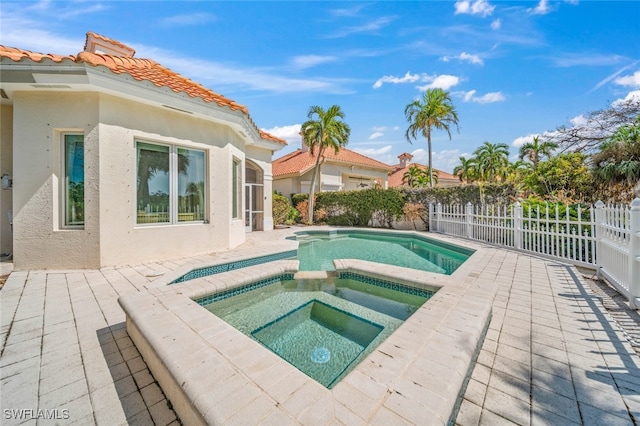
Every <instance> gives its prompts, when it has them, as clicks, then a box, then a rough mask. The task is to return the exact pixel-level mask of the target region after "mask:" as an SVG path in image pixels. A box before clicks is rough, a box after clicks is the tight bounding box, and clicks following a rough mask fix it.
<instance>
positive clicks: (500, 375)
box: [0, 228, 640, 425]
mask: <svg viewBox="0 0 640 426" xmlns="http://www.w3.org/2000/svg"><path fill="white" fill-rule="evenodd" d="M301 229H306V228H301ZM293 230H296V229H289V230H277V231H274V232H271V233H254V234H250V235H248V241H247V243H245V244H244V245H243V246H241V247H240V248H238V249H237V250H232V251H229V252H225V253H224V254H219V255H218V256H217V257H216V259H220V258H221V257H225V258H228V259H229V260H233V259H240V258H246V257H250V256H259V255H263V254H268V253H273V251H274V244H275V245H277V249H278V250H280V247H282V246H283V242H282V238H284V236H285V235H288V234H289V233H290V232H291V231H293ZM434 237H435V238H442V239H444V240H446V241H450V242H454V243H455V242H459V243H460V244H463V245H467V244H468V243H467V242H465V241H462V240H457V239H454V238H445V237H441V236H438V235H435V236H434ZM482 250H486V252H487V256H488V258H487V261H486V262H485V263H484V264H483V265H476V267H475V268H474V270H473V271H472V273H471V274H473V276H475V277H477V279H478V280H483V281H489V282H492V283H495V286H496V290H497V293H496V297H495V299H494V302H493V318H492V320H491V323H490V325H489V330H488V332H487V336H486V339H485V341H484V344H483V346H482V350H481V352H480V355H479V357H478V361H477V364H476V366H475V368H474V370H473V373H472V376H471V380H470V381H469V384H468V386H467V389H466V393H465V395H464V400H463V402H462V406H461V408H460V412H459V414H458V416H457V419H456V423H458V424H461V425H474V424H491V425H494V424H521V425H528V424H572V423H573V424H594V425H595V424H608V425H611V424H625V425H626V424H634V419H635V421H637V419H638V418H640V359H639V358H638V356H637V355H636V353H635V352H634V351H633V348H632V347H631V345H630V344H629V342H628V341H627V340H626V338H625V336H624V334H623V331H622V330H621V329H620V328H619V327H618V326H617V324H616V323H615V322H614V321H613V320H612V319H611V317H610V316H609V315H608V313H607V312H606V311H605V309H604V308H603V306H602V304H601V303H600V301H599V300H598V298H597V297H596V296H595V295H594V294H593V292H592V291H591V289H590V288H589V286H588V285H587V284H586V283H585V282H584V280H583V279H582V278H581V276H580V275H579V274H578V273H577V271H576V270H575V269H574V268H572V267H568V266H566V265H564V264H562V263H560V262H557V261H553V260H547V259H541V258H537V257H532V256H529V255H526V254H522V253H518V252H514V251H508V250H503V249H497V248H493V247H488V246H483V248H482ZM211 260H212V257H211V256H201V257H196V258H188V259H177V260H175V261H172V262H161V263H154V264H145V265H137V266H131V267H119V268H105V269H102V270H89V271H87V270H83V271H16V272H14V273H12V274H11V276H10V277H9V280H8V281H7V283H6V284H5V287H4V288H3V289H2V290H1V291H0V311H1V315H2V320H1V328H0V338H1V343H2V349H1V350H2V352H1V356H0V376H1V377H0V378H1V382H0V386H1V387H0V394H1V396H0V398H1V405H2V414H1V415H2V424H36V423H37V424H55V423H56V422H57V423H59V424H82V425H85V424H106V425H114V424H136V425H138V424H157V425H167V424H172V423H173V424H178V421H177V419H176V415H175V413H174V411H173V410H172V409H170V408H169V406H168V404H167V400H166V398H165V397H164V395H163V393H162V391H161V389H160V387H159V386H158V383H157V382H156V380H155V379H154V377H153V376H152V375H151V374H150V372H149V370H148V368H147V365H146V364H145V362H144V361H143V360H142V358H141V357H140V355H139V352H138V350H137V349H136V347H135V346H134V345H133V342H132V341H131V339H130V337H129V336H128V334H127V332H126V329H125V323H124V321H125V314H124V312H123V311H122V309H121V308H120V306H119V305H118V302H117V299H118V297H119V296H122V295H128V294H135V293H139V292H147V291H148V289H150V288H153V287H157V285H158V283H160V282H162V280H166V278H167V276H169V275H172V274H175V273H176V271H178V270H184V269H185V268H192V267H193V268H195V267H199V266H203V265H205V264H207V263H208V262H211ZM471 274H470V275H471ZM298 397H300V395H298ZM301 402H304V399H303V401H301ZM243 408H245V407H238V408H237V410H238V411H237V412H240V411H242V410H243ZM311 408H312V407H311V406H309V407H306V408H305V407H303V408H302V410H303V411H304V410H306V409H311ZM7 410H9V411H7ZM20 410H22V411H20ZM28 410H32V411H28ZM38 410H49V411H48V412H39V411H38ZM56 410H57V411H56ZM65 410H66V411H65ZM354 410H356V408H355V407H354ZM237 412H236V413H233V414H237ZM347 414H348V413H346V414H345V415H347ZM351 414H352V415H353V416H351V417H350V418H353V419H354V421H355V422H356V423H358V420H357V419H358V417H357V416H358V413H356V412H353V413H351ZM394 414H397V413H394ZM20 415H21V416H22V419H18V418H17V417H19V416H20ZM38 415H42V416H44V415H49V416H52V417H56V416H57V417H58V419H57V420H50V421H46V420H44V419H43V418H42V416H41V418H40V419H39V420H38V421H37V422H36V420H35V419H34V417H36V416H38ZM29 416H30V417H31V418H32V419H31V420H26V421H25V418H28V417H29ZM393 419H394V420H395V422H396V423H397V424H402V423H405V424H410V423H411V420H410V419H408V418H402V417H401V416H397V415H396V416H395V417H393ZM290 420H291V421H290V423H291V424H294V423H295V421H294V420H293V418H291V419H290ZM318 420H319V419H318ZM371 420H372V419H364V421H361V423H375V422H372V421H371ZM385 420H388V419H382V418H378V424H383V423H384V424H389V422H388V421H385ZM434 420H436V419H434ZM247 421H248V422H249V423H263V424H268V419H267V418H266V417H264V418H255V419H251V418H249V419H245V424H246V422H247ZM310 423H313V422H310ZM336 423H338V422H336ZM343 423H345V422H344V421H343ZM433 423H434V424H440V423H441V422H440V421H437V420H436V421H434V422H433ZM318 424H322V422H320V421H318Z"/></svg>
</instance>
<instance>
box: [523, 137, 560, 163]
mask: <svg viewBox="0 0 640 426" xmlns="http://www.w3.org/2000/svg"><path fill="white" fill-rule="evenodd" d="M557 148H558V144H557V143H555V142H550V141H542V142H541V141H540V137H539V136H534V137H533V141H531V142H527V143H525V144H524V145H522V146H521V147H520V155H519V157H520V159H521V160H524V158H525V157H526V158H527V159H528V160H529V161H531V163H532V164H533V168H534V169H535V168H536V166H537V165H538V163H539V162H540V160H541V157H542V156H544V157H547V158H548V157H549V156H551V153H553V151H554V150H556V149H557Z"/></svg>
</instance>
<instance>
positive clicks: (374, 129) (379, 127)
mask: <svg viewBox="0 0 640 426" xmlns="http://www.w3.org/2000/svg"><path fill="white" fill-rule="evenodd" d="M371 130H373V131H374V132H384V131H385V130H387V126H373V127H372V128H371Z"/></svg>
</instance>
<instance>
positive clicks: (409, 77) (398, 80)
mask: <svg viewBox="0 0 640 426" xmlns="http://www.w3.org/2000/svg"><path fill="white" fill-rule="evenodd" d="M425 76H426V74H422V75H419V74H411V72H410V71H407V73H406V74H405V75H404V76H403V77H394V76H392V75H385V76H384V77H382V78H379V79H378V81H376V82H375V83H373V88H374V89H379V88H380V87H382V85H383V84H384V83H393V84H402V83H415V82H416V81H423V80H422V79H423V78H425Z"/></svg>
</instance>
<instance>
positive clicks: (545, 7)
mask: <svg viewBox="0 0 640 426" xmlns="http://www.w3.org/2000/svg"><path fill="white" fill-rule="evenodd" d="M529 12H531V13H532V14H534V15H546V14H547V13H549V12H551V8H550V7H549V1H548V0H540V2H539V3H538V5H537V6H536V7H534V8H533V9H529Z"/></svg>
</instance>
